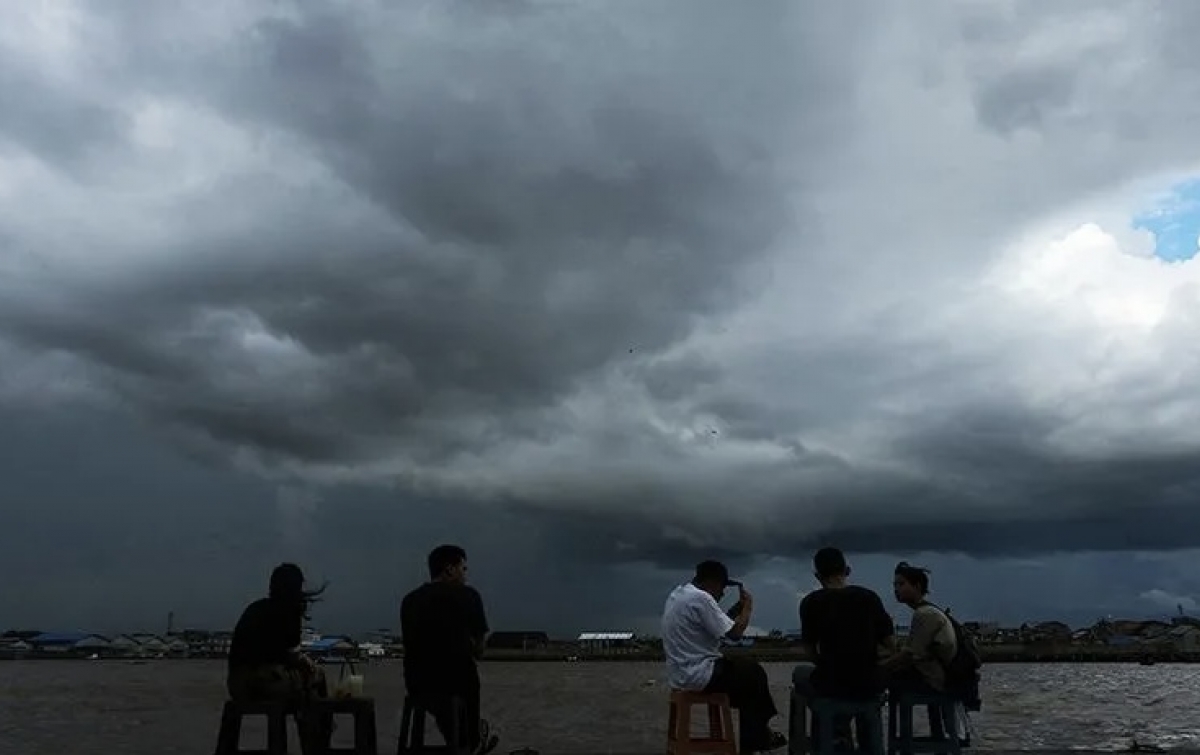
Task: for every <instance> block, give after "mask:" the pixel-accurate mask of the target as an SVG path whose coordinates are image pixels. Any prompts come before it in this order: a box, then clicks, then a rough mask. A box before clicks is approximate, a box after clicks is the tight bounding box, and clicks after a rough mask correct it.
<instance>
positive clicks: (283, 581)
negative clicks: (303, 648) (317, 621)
mask: <svg viewBox="0 0 1200 755" xmlns="http://www.w3.org/2000/svg"><path fill="white" fill-rule="evenodd" d="M323 591H324V588H323V587H322V588H321V589H319V590H305V589H304V573H303V572H302V571H300V567H299V566H296V565H295V564H280V565H279V566H277V567H275V570H274V571H272V572H271V582H270V585H269V588H268V591H267V597H265V598H261V599H259V600H256V601H254V602H253V603H251V604H250V605H249V606H247V607H246V610H244V611H243V612H242V616H241V618H240V619H238V622H237V625H236V626H235V627H234V630H233V639H232V641H231V643H230V646H229V676H228V679H227V680H226V686H227V687H228V690H229V696H230V698H232V699H233V700H237V701H246V702H253V701H279V702H283V703H286V704H287V705H289V706H292V707H293V709H294V710H296V711H297V719H298V720H299V722H300V725H301V727H303V728H305V730H306V731H310V729H309V728H307V727H317V726H320V725H321V722H317V721H306V720H304V719H303V718H302V717H301V716H300V713H301V711H302V710H303V707H304V705H305V704H306V703H307V702H308V701H309V700H311V699H312V698H314V697H325V696H326V695H327V694H328V692H327V689H326V684H325V674H324V673H323V672H322V671H321V669H320V668H319V667H318V666H317V665H316V664H315V663H313V662H312V660H311V659H309V658H308V657H307V656H305V655H304V654H302V653H301V652H300V638H301V634H302V632H303V630H304V622H305V620H306V619H307V618H308V608H309V606H310V605H311V604H312V603H313V602H314V601H316V600H317V599H318V597H319V596H320V594H321V593H322V592H323Z"/></svg>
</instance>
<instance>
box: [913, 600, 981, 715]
mask: <svg viewBox="0 0 1200 755" xmlns="http://www.w3.org/2000/svg"><path fill="white" fill-rule="evenodd" d="M926 605H930V606H933V607H934V608H937V610H939V611H941V612H942V615H943V616H945V617H946V618H947V619H949V621H950V627H951V628H952V629H953V630H954V641H955V644H956V645H957V646H958V650H957V651H955V653H954V657H953V658H951V659H950V662H949V663H948V664H946V692H947V693H949V694H951V695H953V696H954V697H957V698H958V699H959V701H961V702H962V704H963V706H964V707H965V708H966V709H967V710H969V711H978V710H980V709H981V708H982V707H983V701H982V700H980V699H979V681H980V678H981V674H980V672H979V670H980V669H981V668H982V667H983V657H982V656H981V655H980V654H979V643H977V642H976V641H975V635H974V634H973V633H971V632H969V631H967V628H966V627H964V626H963V625H962V624H960V623H958V620H957V619H955V618H954V617H953V616H951V615H950V613H949V612H948V611H946V610H945V609H942V608H938V606H935V605H933V603H927V604H926Z"/></svg>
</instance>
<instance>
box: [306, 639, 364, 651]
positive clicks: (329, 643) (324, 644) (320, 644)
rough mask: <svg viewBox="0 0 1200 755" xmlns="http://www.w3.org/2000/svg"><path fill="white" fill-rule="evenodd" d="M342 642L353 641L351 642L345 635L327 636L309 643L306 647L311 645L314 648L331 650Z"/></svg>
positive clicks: (348, 642) (348, 643)
mask: <svg viewBox="0 0 1200 755" xmlns="http://www.w3.org/2000/svg"><path fill="white" fill-rule="evenodd" d="M342 644H345V645H352V644H353V643H352V642H350V640H347V639H346V638H345V637H325V638H322V639H320V640H316V641H315V642H311V643H308V644H307V645H306V646H305V647H310V648H312V649H313V650H329V649H331V648H335V647H337V646H338V645H342Z"/></svg>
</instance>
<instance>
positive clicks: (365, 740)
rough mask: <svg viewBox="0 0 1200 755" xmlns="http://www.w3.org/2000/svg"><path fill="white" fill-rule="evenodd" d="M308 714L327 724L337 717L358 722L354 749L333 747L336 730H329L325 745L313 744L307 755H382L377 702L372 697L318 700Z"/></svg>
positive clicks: (355, 729)
mask: <svg viewBox="0 0 1200 755" xmlns="http://www.w3.org/2000/svg"><path fill="white" fill-rule="evenodd" d="M305 713H306V714H307V715H310V716H312V717H313V718H315V719H317V720H319V721H322V722H324V723H326V724H328V723H331V722H332V721H333V717H334V716H335V715H337V714H342V715H346V714H349V715H350V716H353V718H354V746H353V747H334V746H333V745H332V744H330V741H329V740H330V736H328V735H331V734H332V733H333V731H332V729H331V728H329V729H327V730H326V734H327V736H326V737H325V741H323V742H317V741H310V742H309V743H308V745H309V746H308V747H307V748H306V752H305V755H379V735H378V733H377V731H376V729H375V701H374V700H373V699H371V698H369V697H342V698H317V699H315V700H312V701H311V702H310V703H309V704H308V707H307V708H305Z"/></svg>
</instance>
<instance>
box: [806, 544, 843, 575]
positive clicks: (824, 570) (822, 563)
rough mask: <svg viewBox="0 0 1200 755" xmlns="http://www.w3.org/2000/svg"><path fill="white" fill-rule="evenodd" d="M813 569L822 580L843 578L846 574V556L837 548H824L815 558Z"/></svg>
mask: <svg viewBox="0 0 1200 755" xmlns="http://www.w3.org/2000/svg"><path fill="white" fill-rule="evenodd" d="M813 569H815V570H816V572H817V576H818V577H820V578H821V579H829V578H830V577H837V576H841V575H843V574H845V573H846V554H844V553H842V552H841V551H840V550H838V549H837V548H822V549H821V550H819V551H817V552H816V555H814V556H813Z"/></svg>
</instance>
